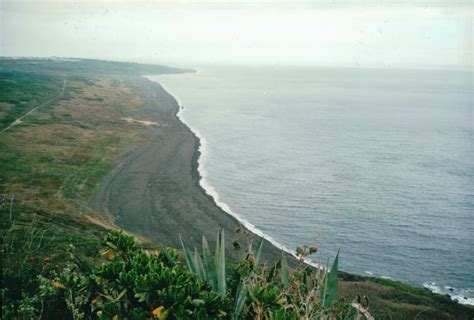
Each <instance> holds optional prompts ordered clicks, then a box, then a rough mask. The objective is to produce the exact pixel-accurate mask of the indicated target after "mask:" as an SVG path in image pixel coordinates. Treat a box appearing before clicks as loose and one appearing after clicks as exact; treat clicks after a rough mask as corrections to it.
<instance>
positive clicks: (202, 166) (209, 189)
mask: <svg viewBox="0 0 474 320" xmlns="http://www.w3.org/2000/svg"><path fill="white" fill-rule="evenodd" d="M143 77H144V78H146V79H148V80H150V81H154V82H157V83H159V84H160V85H161V86H162V87H163V89H164V90H165V91H166V92H167V93H168V94H169V95H171V96H172V97H174V99H175V100H176V102H177V103H178V106H179V108H178V112H177V113H176V116H177V117H178V119H179V120H180V121H181V122H183V123H184V124H185V125H186V126H187V127H188V128H189V129H190V130H191V132H192V133H193V134H194V135H195V136H196V137H197V138H198V140H199V148H198V151H199V152H200V156H199V158H198V160H197V162H198V168H197V170H198V173H199V176H200V179H199V184H200V186H201V187H202V188H203V189H204V191H205V192H206V194H207V195H209V196H211V197H212V199H213V200H214V202H215V204H216V205H217V206H218V207H219V208H221V209H222V210H223V211H224V212H226V213H228V214H229V215H231V216H233V217H234V218H236V219H237V221H238V222H239V223H241V224H242V225H243V226H244V227H245V228H247V230H249V231H250V232H252V233H253V234H256V235H258V236H259V237H262V238H264V239H265V240H267V241H268V242H270V243H271V244H272V245H274V246H275V247H277V248H279V249H281V250H283V251H285V252H286V253H288V254H290V255H292V256H293V257H295V258H298V257H297V256H296V254H295V253H294V252H293V251H292V250H290V249H288V248H287V247H286V246H284V245H283V244H281V243H280V242H278V241H277V240H275V239H274V238H273V237H271V236H270V235H268V234H266V233H264V232H263V231H262V230H260V229H259V228H257V227H256V226H255V225H254V224H252V223H251V222H249V221H248V220H246V219H244V218H243V217H242V216H241V215H240V214H238V213H237V212H235V211H233V210H232V209H231V208H230V207H229V205H227V203H225V202H224V201H222V200H221V199H220V196H219V193H218V192H217V191H216V189H215V188H214V186H212V185H211V184H210V183H209V181H208V180H207V171H206V155H207V140H206V138H205V137H204V136H203V135H202V134H201V133H200V132H199V131H198V130H197V129H196V128H193V127H192V126H191V125H190V124H189V122H188V121H186V117H185V115H184V113H183V111H184V109H183V108H182V106H183V104H182V103H181V102H180V101H179V99H178V97H177V96H175V95H173V94H171V91H170V90H169V89H168V88H166V86H165V85H164V84H163V83H162V82H159V80H157V79H154V78H153V77H156V76H143ZM304 262H305V263H307V264H308V265H311V266H313V267H315V268H321V265H320V264H319V263H318V262H316V261H314V260H312V259H310V258H305V259H304Z"/></svg>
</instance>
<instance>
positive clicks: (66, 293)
mask: <svg viewBox="0 0 474 320" xmlns="http://www.w3.org/2000/svg"><path fill="white" fill-rule="evenodd" d="M167 70H168V71H170V70H171V71H176V70H174V69H167V68H164V67H160V66H152V67H150V66H143V65H137V64H121V63H114V62H101V61H97V60H85V61H82V62H81V61H54V60H35V59H20V60H12V59H1V58H0V86H1V90H0V130H3V129H4V128H6V127H7V126H9V125H10V124H11V123H12V122H13V121H15V119H18V118H19V117H20V116H22V115H24V114H26V113H27V112H28V111H29V110H31V109H32V108H36V107H38V108H37V109H36V110H35V112H33V113H31V114H29V115H28V116H26V117H24V118H23V121H22V122H21V123H18V124H17V125H15V126H13V127H11V128H10V129H8V130H7V131H5V132H1V133H0V236H1V243H0V253H1V262H2V263H1V268H2V270H1V272H2V279H1V281H2V283H1V295H2V318H3V319H31V318H43V319H61V318H64V319H72V318H74V317H73V316H76V318H79V315H80V314H81V313H83V314H85V315H86V318H88V317H96V318H98V317H99V316H100V317H102V318H113V317H114V316H115V315H119V318H125V316H124V315H127V316H128V318H129V319H132V318H133V317H134V316H135V318H140V319H142V318H143V316H144V315H145V313H146V316H145V318H146V317H151V316H152V315H153V316H156V315H157V316H162V317H164V316H165V315H167V316H168V317H169V318H170V319H171V318H173V317H175V318H179V317H182V315H183V314H184V315H189V312H193V314H200V315H201V316H202V317H203V318H205V317H210V318H219V317H222V318H229V317H232V316H233V315H239V316H240V317H244V318H247V319H251V318H257V315H258V316H261V317H262V318H264V317H267V318H270V317H272V319H287V318H289V319H291V317H294V316H295V314H296V315H301V314H304V312H307V310H309V309H305V308H306V307H308V308H310V311H308V312H312V313H308V314H311V315H315V316H319V315H322V314H327V315H331V316H334V317H337V316H342V315H344V316H345V315H347V313H348V312H349V311H350V310H352V309H353V308H352V307H350V305H351V303H352V302H353V300H354V298H356V297H357V296H358V295H359V296H360V299H356V302H358V303H359V304H360V305H363V306H367V304H369V305H370V306H369V310H370V313H371V314H372V315H373V316H374V317H375V318H377V319H412V318H415V317H416V318H417V319H472V318H473V317H474V310H473V309H472V308H470V307H467V306H461V305H459V304H457V303H455V302H453V301H451V300H450V299H449V298H448V297H446V296H441V295H436V294H432V293H430V292H429V291H427V290H425V289H421V288H414V287H412V286H409V285H406V284H401V283H399V282H395V281H390V280H383V279H375V278H366V277H360V276H356V275H350V274H345V273H341V272H339V278H340V279H341V281H337V282H335V280H334V279H335V275H336V274H337V273H336V271H334V270H336V268H334V269H333V270H332V271H330V272H328V273H327V272H323V271H319V273H317V272H318V271H317V270H315V269H309V268H305V267H304V266H301V268H299V269H291V268H288V262H287V261H286V255H283V256H282V259H281V260H280V261H279V262H278V263H276V264H275V265H270V266H262V265H259V260H260V254H259V252H260V251H261V250H262V249H261V246H260V244H259V245H257V248H256V250H254V249H253V248H252V247H251V246H250V247H246V248H245V249H244V251H243V252H241V257H242V259H241V260H240V261H238V262H237V261H230V260H225V259H224V258H223V256H224V241H223V240H222V239H220V240H218V241H217V243H218V244H219V245H218V246H217V248H216V249H217V250H215V251H216V252H217V253H218V254H217V257H218V258H217V259H216V255H215V254H214V255H212V258H210V257H211V253H210V252H211V251H210V248H209V245H205V243H203V246H202V247H203V248H204V251H203V252H202V253H197V252H196V251H194V252H193V251H191V250H190V249H188V248H187V247H186V245H185V244H183V248H185V249H183V252H178V251H176V250H175V249H170V248H162V247H159V246H156V245H152V244H145V243H144V242H143V241H141V242H140V244H135V243H134V242H133V241H132V240H130V238H128V237H127V236H125V235H123V234H116V233H113V234H111V235H109V236H107V234H108V233H109V232H110V228H111V227H113V226H111V225H110V224H108V223H106V222H104V221H103V220H101V219H100V218H98V217H97V213H95V212H93V211H92V210H91V209H89V208H88V207H87V205H86V204H87V199H88V198H89V197H90V195H91V193H92V191H93V189H94V187H95V186H96V185H97V183H98V182H99V181H100V179H101V178H102V177H103V176H104V174H105V173H106V172H107V171H108V170H110V168H111V164H112V163H113V161H114V160H115V159H116V158H117V156H118V155H119V151H120V150H121V147H123V146H124V145H126V144H127V143H128V142H136V141H139V142H143V143H147V140H146V138H144V137H143V136H141V135H140V134H139V132H140V130H141V129H143V128H144V126H143V125H141V124H139V123H133V122H127V121H124V120H123V118H127V117H131V118H134V119H139V120H151V119H147V118H146V117H145V115H144V114H143V113H142V112H141V110H142V109H143V105H144V103H143V101H142V99H141V97H140V95H139V94H138V93H137V92H136V91H135V90H134V89H133V88H132V87H131V86H130V85H129V82H128V81H127V79H128V77H131V76H134V75H139V74H152V73H155V74H156V73H161V72H166V71H167ZM64 81H65V82H64ZM63 84H65V87H64V92H63V93H61V91H62V87H63ZM59 93H61V95H58V94H59ZM196 155H197V152H196ZM106 237H108V238H107V241H106V242H105V243H104V242H103V239H104V238H106ZM127 239H128V240H127ZM107 242H109V243H107ZM110 244H113V246H115V248H114V247H113V246H111V245H110ZM189 245H191V244H189ZM103 246H105V250H102V253H104V255H102V256H101V255H100V254H99V252H101V248H103ZM123 246H125V247H123ZM234 246H235V247H236V249H239V250H242V249H241V248H240V247H241V245H240V244H238V243H235V244H234ZM107 250H109V251H107ZM227 250H229V246H228V247H227ZM315 250H317V249H315V248H314V247H302V248H300V249H299V251H298V252H297V254H298V255H299V256H304V255H307V254H311V253H314V252H315ZM124 252H129V255H127V254H125V255H124V254H123V253H124ZM112 253H113V254H112ZM71 255H72V256H73V257H74V258H72V257H71ZM107 258H110V259H111V260H108V259H107ZM222 261H224V262H222ZM103 263H105V264H104V265H102V264H103ZM290 264H291V263H290ZM335 265H337V264H336V263H335ZM132 271H133V272H135V271H136V277H137V279H141V280H140V281H141V282H135V280H133V281H129V282H126V280H127V279H126V278H121V277H122V276H123V274H127V275H128V276H130V274H131V272H132ZM121 273H122V275H121ZM144 274H156V275H157V278H155V279H150V280H149V279H148V278H146V277H145V276H144ZM169 274H172V275H173V276H172V277H168V278H165V279H163V278H161V277H164V276H165V275H169ZM158 275H159V276H158ZM128 276H127V277H128ZM106 277H109V278H107V279H108V280H107V281H105V282H100V280H99V283H97V279H105V278H106ZM134 279H135V278H134ZM144 279H146V281H145V280H144ZM157 279H159V281H158V280H157ZM178 280H179V281H183V282H182V283H181V282H179V283H178ZM326 280H327V283H326ZM127 281H128V280H127ZM137 281H138V280H137ZM157 281H158V282H157ZM160 281H164V282H160ZM163 283H164V284H165V285H166V287H167V288H168V287H169V288H171V289H170V291H166V294H169V296H168V298H167V299H166V300H158V296H157V294H156V292H158V291H159V290H162V288H163V287H160V286H162V285H163ZM334 283H338V288H337V295H335V292H336V290H335V288H336V286H335V285H334ZM178 285H180V288H179V289H178V287H177V286H178ZM63 287H64V288H63ZM125 288H127V290H126V292H125V293H123V295H122V296H121V297H120V299H118V301H116V300H117V298H118V297H119V295H120V294H122V292H123V290H124V289H125ZM181 289H182V290H181ZM318 290H319V291H318ZM323 291H326V292H325V293H324V294H322V293H321V292H323ZM98 292H100V293H101V294H103V295H105V296H107V297H105V296H101V295H99V297H98V298H97V295H94V294H96V293H98ZM132 293H133V294H132ZM146 293H149V295H148V296H147V294H146ZM135 294H138V296H137V297H135ZM141 294H143V295H141ZM160 294H161V293H160ZM163 294H164V293H163ZM300 296H302V297H306V298H308V297H316V298H317V299H316V300H315V301H309V300H308V302H305V303H304V304H303V303H301V302H302V300H298V299H299V297H300ZM71 297H72V298H71ZM108 297H112V300H110V299H108ZM178 297H179V299H180V300H182V301H186V303H185V304H184V305H182V306H181V305H180V306H178V305H176V304H173V301H175V300H176V299H178ZM296 297H298V298H296ZM364 297H366V298H367V299H366V298H364ZM191 298H192V299H191ZM71 299H73V300H71ZM94 299H95V303H92V302H93V301H94ZM183 299H184V300H183ZM310 300H311V299H310ZM323 300H324V302H323ZM202 301H204V305H203V304H202ZM160 307H163V308H161V309H160ZM132 310H135V311H133V312H132ZM98 311H102V315H100V313H99V314H97V312H98ZM153 311H155V313H154V314H153ZM221 311H222V312H221ZM194 312H196V313H194ZM351 312H352V311H351ZM224 313H225V314H224ZM270 315H271V316H270Z"/></svg>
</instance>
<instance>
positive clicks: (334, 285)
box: [324, 251, 339, 308]
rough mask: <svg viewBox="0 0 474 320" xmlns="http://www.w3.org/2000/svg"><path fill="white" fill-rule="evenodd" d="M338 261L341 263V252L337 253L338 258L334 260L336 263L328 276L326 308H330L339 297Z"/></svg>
mask: <svg viewBox="0 0 474 320" xmlns="http://www.w3.org/2000/svg"><path fill="white" fill-rule="evenodd" d="M338 261H339V251H337V255H336V258H335V259H334V263H333V264H332V267H331V271H330V272H329V274H328V276H327V283H326V285H327V289H326V297H325V299H324V307H325V308H327V307H330V306H331V305H332V303H333V302H334V299H335V298H336V295H337V289H338V285H339V281H338V278H337V268H338Z"/></svg>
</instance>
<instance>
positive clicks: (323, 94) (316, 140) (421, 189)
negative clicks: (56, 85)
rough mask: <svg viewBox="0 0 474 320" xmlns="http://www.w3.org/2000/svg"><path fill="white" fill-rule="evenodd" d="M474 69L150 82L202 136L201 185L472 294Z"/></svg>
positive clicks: (258, 224) (331, 247)
mask: <svg viewBox="0 0 474 320" xmlns="http://www.w3.org/2000/svg"><path fill="white" fill-rule="evenodd" d="M472 76H473V75H472V73H471V72H463V71H440V70H438V71H435V70H375V69H343V68H341V69H336V68H334V69H331V68H302V67H298V68H287V67H261V68H259V67H213V68H205V67H204V68H200V69H199V70H198V72H197V73H194V74H181V75H161V76H152V77H151V79H152V80H155V81H158V82H160V83H161V84H162V85H163V86H164V87H165V88H166V90H168V91H169V92H170V93H171V94H172V95H173V96H175V97H176V98H177V100H178V101H179V103H180V105H181V106H182V108H181V110H180V111H179V117H180V118H181V119H182V120H183V121H184V122H185V123H186V124H187V125H188V126H189V127H190V128H191V129H192V130H193V131H194V132H195V133H196V134H197V135H198V136H199V138H200V139H201V143H202V146H201V151H202V155H201V158H200V161H199V170H200V172H201V175H202V176H203V179H202V181H201V184H202V185H203V187H204V188H205V189H206V190H207V192H208V193H209V194H211V195H212V196H213V197H214V198H215V200H216V202H217V203H218V204H219V205H220V206H221V207H222V208H224V209H225V210H226V211H228V212H229V213H231V214H234V215H237V216H239V217H240V218H241V219H242V220H243V221H246V224H247V226H249V227H250V228H252V229H254V230H256V231H257V232H261V233H262V234H265V235H266V237H267V238H270V239H272V240H273V241H274V242H275V243H277V244H280V245H283V246H284V247H285V248H286V249H288V250H290V251H292V250H294V249H295V248H296V247H297V246H300V245H305V244H306V245H313V244H316V245H318V246H319V248H320V252H319V254H318V255H316V256H315V257H313V259H315V260H318V261H321V262H322V263H323V264H326V263H327V261H328V260H329V261H332V259H333V258H334V256H335V254H336V252H337V251H338V250H339V249H340V264H341V269H343V270H345V271H348V272H354V273H358V274H361V275H373V276H378V277H387V278H391V279H395V280H401V281H405V282H409V283H412V284H414V285H418V286H425V287H427V288H429V289H431V290H433V291H436V292H440V293H447V294H450V295H451V296H453V297H454V298H456V299H458V300H459V301H460V302H461V303H469V304H474V291H473V289H474V240H473V239H474V147H473V137H474V136H473V100H472V98H473V97H472V79H473V78H472Z"/></svg>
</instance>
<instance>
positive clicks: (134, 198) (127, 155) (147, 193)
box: [89, 76, 298, 265]
mask: <svg viewBox="0 0 474 320" xmlns="http://www.w3.org/2000/svg"><path fill="white" fill-rule="evenodd" d="M125 81H126V82H127V84H128V85H130V86H131V87H132V88H133V89H134V90H135V91H136V92H137V94H138V95H139V96H140V97H141V98H142V99H143V101H144V103H145V106H146V107H145V110H144V111H143V113H144V116H145V117H146V118H147V119H150V120H152V121H156V122H158V123H160V124H161V125H160V126H157V127H148V128H144V129H143V130H142V131H141V136H143V137H144V138H145V139H146V143H133V144H129V145H127V146H126V147H125V148H124V150H123V153H122V154H121V155H120V156H119V157H118V159H117V160H116V163H115V164H114V165H113V168H112V169H111V170H110V172H108V173H107V174H106V176H105V177H104V178H103V179H102V181H101V183H100V184H99V186H98V187H97V189H96V190H95V192H94V193H93V195H92V197H91V198H90V200H89V206H90V207H91V208H93V209H94V210H96V211H98V212H102V213H103V214H104V215H105V218H109V220H111V222H113V223H114V224H115V225H117V226H118V227H121V228H123V229H125V230H128V231H131V232H133V233H136V234H139V235H142V236H144V237H146V238H149V239H150V240H152V241H155V242H158V243H162V244H164V245H169V246H172V247H175V248H180V247H181V244H180V242H179V237H178V235H181V236H182V237H183V240H184V241H185V242H186V243H188V245H191V246H196V247H197V248H200V247H201V239H202V236H205V237H206V238H207V240H208V241H209V243H210V244H211V246H213V245H214V243H215V242H216V235H217V231H218V230H219V229H220V228H223V229H224V230H225V231H226V247H227V248H228V250H227V254H228V257H229V258H231V259H235V258H238V256H239V254H240V253H239V252H235V250H233V249H232V242H233V241H235V240H238V241H239V242H240V243H241V245H242V246H243V247H245V245H246V243H247V242H249V241H250V242H253V243H258V242H259V241H260V238H261V237H260V236H259V235H258V234H256V233H255V232H253V230H249V228H248V227H247V226H246V225H244V224H243V223H242V222H243V221H242V219H238V218H237V217H235V216H234V215H231V214H229V213H228V212H226V211H225V210H224V208H222V207H220V206H219V205H218V203H217V202H216V200H215V199H214V197H213V196H212V195H211V194H209V193H208V192H207V190H206V189H205V188H204V187H203V186H202V184H201V183H202V181H203V177H202V175H201V173H200V172H199V163H200V159H202V158H201V157H202V152H201V151H202V149H201V148H202V142H201V140H200V139H199V137H198V135H196V133H195V132H193V130H192V129H191V128H190V127H189V126H188V125H187V124H186V123H185V122H183V121H182V120H181V119H180V117H179V111H180V106H179V104H178V101H177V100H176V98H175V97H174V96H172V95H171V94H170V93H169V92H168V91H166V89H165V88H164V87H163V86H162V85H161V84H160V83H157V82H155V81H152V80H150V79H148V78H146V77H144V76H143V77H130V78H126V79H125ZM204 143H205V142H204ZM201 161H202V160H201ZM241 226H244V228H245V229H246V230H248V231H249V235H245V234H243V232H236V230H237V228H240V227H241ZM262 234H263V233H262ZM264 241H265V245H264V247H263V250H262V259H263V260H262V261H266V262H269V263H271V262H276V261H277V260H279V259H280V257H281V254H282V250H281V247H277V246H275V245H274V244H273V243H272V242H271V241H269V239H268V237H264ZM285 254H287V256H288V257H289V258H290V259H289V260H290V261H289V262H290V265H296V264H297V263H298V261H297V260H296V259H294V258H293V257H294V256H293V255H290V254H288V253H287V252H286V251H285Z"/></svg>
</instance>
